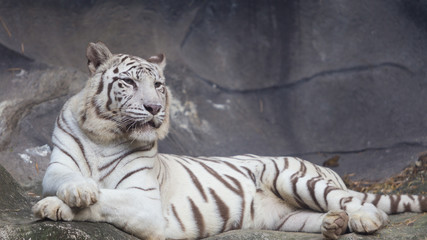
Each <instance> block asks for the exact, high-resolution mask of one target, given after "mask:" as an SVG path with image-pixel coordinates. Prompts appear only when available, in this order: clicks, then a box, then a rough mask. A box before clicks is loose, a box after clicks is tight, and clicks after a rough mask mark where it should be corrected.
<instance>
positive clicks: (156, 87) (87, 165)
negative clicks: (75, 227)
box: [33, 43, 427, 239]
mask: <svg viewBox="0 0 427 240" xmlns="http://www.w3.org/2000/svg"><path fill="white" fill-rule="evenodd" d="M87 58H88V67H89V70H90V72H91V77H90V78H89V80H88V83H87V85H86V87H85V88H84V89H83V90H82V91H81V92H80V93H78V94H77V95H75V96H74V97H72V98H71V99H70V100H69V101H68V102H67V103H66V104H65V105H64V108H63V109H62V110H61V113H60V114H59V117H58V119H57V121H56V126H55V130H54V133H53V143H54V149H53V151H52V156H51V163H50V165H49V167H48V169H47V171H46V175H45V177H44V180H43V191H44V194H45V196H47V197H46V198H44V199H42V200H40V201H39V202H38V203H37V204H36V205H35V206H34V207H33V211H34V213H35V214H36V216H38V217H40V218H49V219H52V220H67V221H71V220H74V221H94V222H109V223H111V224H114V225H115V226H117V227H118V228H120V229H123V230H124V231H126V232H129V233H131V234H134V235H136V236H138V237H141V238H149V239H164V238H190V239H192V238H203V237H207V236H212V235H214V234H217V233H220V232H224V231H228V230H231V229H273V230H279V231H304V232H321V233H322V234H323V235H324V236H325V237H327V238H331V239H336V238H338V236H339V235H340V234H342V233H344V232H346V231H347V230H350V231H353V232H358V233H373V232H375V231H376V230H378V229H379V228H381V227H382V226H384V225H385V224H386V223H387V215H386V213H385V212H387V213H398V212H404V211H414V212H423V211H427V198H426V197H425V196H415V195H414V196H411V195H402V196H382V195H373V194H363V193H358V192H354V191H351V190H348V189H347V188H346V186H345V184H344V183H343V181H342V180H341V178H340V177H339V176H338V175H337V174H336V173H335V172H334V171H332V170H330V169H328V168H323V167H320V166H317V165H314V164H312V163H310V162H307V161H304V160H301V159H299V158H293V157H261V156H255V155H240V156H234V157H189V156H177V155H170V154H159V153H158V152H157V141H158V140H161V139H162V138H164V137H165V136H166V134H167V132H168V128H169V104H170V93H169V91H168V89H167V87H166V86H165V78H164V74H163V69H164V67H165V64H166V63H165V57H164V55H158V56H153V57H151V58H149V59H147V60H145V59H142V58H139V57H135V56H131V55H126V54H116V55H113V54H112V53H111V52H110V51H109V50H108V48H107V47H106V46H105V45H104V44H102V43H96V44H94V43H91V44H90V45H89V47H88V49H87Z"/></svg>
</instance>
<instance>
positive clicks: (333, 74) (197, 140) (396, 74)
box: [0, 0, 427, 191]
mask: <svg viewBox="0 0 427 240" xmlns="http://www.w3.org/2000/svg"><path fill="white" fill-rule="evenodd" d="M95 41H103V42H104V43H106V45H107V46H108V47H109V48H110V50H111V51H112V52H113V53H129V54H132V55H136V56H141V57H143V58H148V57H150V56H151V55H155V54H158V53H164V54H166V56H167V61H168V66H167V69H166V78H167V85H168V86H169V87H170V89H171V91H172V93H173V96H174V101H173V102H172V108H173V109H172V129H171V132H170V134H169V136H168V137H167V138H166V139H165V140H164V141H162V142H161V144H160V151H161V152H164V153H175V154H185V155H195V156H197V155H220V156H228V155H237V154H243V153H253V154H259V155H292V156H299V157H302V158H304V159H307V160H310V161H312V162H314V163H317V164H320V165H326V166H330V167H332V169H334V170H335V171H337V172H338V173H339V174H340V175H341V176H344V175H346V174H351V175H350V176H351V177H352V178H353V179H369V180H381V179H384V178H386V177H389V176H391V175H393V174H396V173H397V172H399V171H401V170H402V169H403V168H404V167H406V166H408V165H409V164H411V163H414V162H415V160H417V159H418V157H419V156H420V155H422V154H423V153H425V151H427V111H426V110H427V107H426V104H427V79H426V73H427V69H426V61H427V1H421V0H419V1H418V0H411V1H403V0H402V1H400V0H374V1H371V0H360V1H354V0H341V1H326V0H316V1H291V0H288V1H285V0H283V1H265V0H245V1H221V0H215V1H173V0H170V1H166V0H162V1H154V0H153V1H113V0H111V1H95V0H92V1H84V0H74V1H66V0H59V1H53V0H40V1H32V0H20V1H16V0H13V1H12V0H1V1H0V151H1V152H0V164H1V165H2V166H4V167H5V168H6V170H8V171H9V172H10V173H11V174H12V175H13V176H14V178H15V179H17V180H18V182H19V183H20V184H22V185H24V186H26V187H29V188H34V189H38V188H39V186H40V181H41V179H42V177H43V173H44V171H45V169H46V167H47V164H48V162H49V155H50V147H51V146H52V145H51V139H50V137H51V133H52V130H53V125H54V121H55V118H56V116H57V114H58V112H59V110H60V109H61V107H62V105H63V104H64V102H65V101H66V100H67V99H68V98H69V97H70V96H72V95H73V94H75V93H76V92H78V91H79V90H80V89H81V88H82V87H83V86H84V83H85V81H86V79H87V77H88V70H87V68H86V62H87V60H86V58H85V51H86V46H87V44H88V43H89V42H95ZM35 191H38V190H35Z"/></svg>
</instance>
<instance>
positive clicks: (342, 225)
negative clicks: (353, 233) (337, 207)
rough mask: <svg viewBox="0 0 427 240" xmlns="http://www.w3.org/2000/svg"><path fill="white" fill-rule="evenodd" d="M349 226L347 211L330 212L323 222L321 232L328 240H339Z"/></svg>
mask: <svg viewBox="0 0 427 240" xmlns="http://www.w3.org/2000/svg"><path fill="white" fill-rule="evenodd" d="M347 225H348V215H347V213H346V212H345V211H329V212H328V213H327V214H326V216H325V218H324V219H323V222H322V227H321V231H322V234H323V236H325V238H327V239H338V237H339V236H340V235H341V234H343V233H345V232H346V230H347Z"/></svg>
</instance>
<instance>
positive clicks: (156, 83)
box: [154, 82, 163, 88]
mask: <svg viewBox="0 0 427 240" xmlns="http://www.w3.org/2000/svg"><path fill="white" fill-rule="evenodd" d="M162 85H163V83H161V82H155V83H154V87H155V88H159V87H161V86H162Z"/></svg>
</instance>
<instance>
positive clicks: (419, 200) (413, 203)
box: [349, 190, 427, 214]
mask: <svg viewBox="0 0 427 240" xmlns="http://www.w3.org/2000/svg"><path fill="white" fill-rule="evenodd" d="M349 192H350V194H351V195H352V196H354V197H356V198H359V199H360V200H362V201H363V202H368V203H372V204H373V205H374V206H376V207H377V208H379V209H381V210H383V211H384V212H386V213H387V214H394V213H403V212H427V196H423V195H407V194H405V195H381V194H372V193H361V192H356V191H352V190H349Z"/></svg>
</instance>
